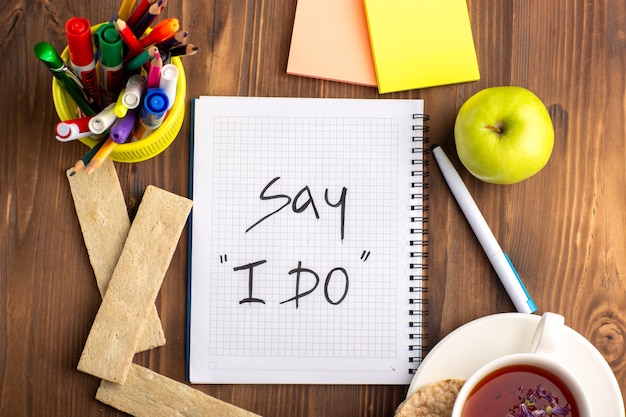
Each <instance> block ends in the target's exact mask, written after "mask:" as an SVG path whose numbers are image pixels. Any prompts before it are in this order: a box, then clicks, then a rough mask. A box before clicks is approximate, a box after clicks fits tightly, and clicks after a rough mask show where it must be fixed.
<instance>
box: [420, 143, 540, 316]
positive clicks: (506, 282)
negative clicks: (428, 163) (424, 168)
mask: <svg viewBox="0 0 626 417" xmlns="http://www.w3.org/2000/svg"><path fill="white" fill-rule="evenodd" d="M432 153H433V156H434V157H435V161H436V162H437V165H438V166H439V170H440V171H441V174H442V175H443V177H444V179H445V180H446V183H447V184H448V187H450V191H451V192H452V195H454V198H455V199H456V201H457V203H458V204H459V207H461V211H463V214H464V215H465V218H466V219H467V222H468V223H469V224H470V226H471V228H472V230H473V231H474V234H475V235H476V237H477V238H478V241H479V242H480V245H481V246H482V248H483V250H484V251H485V253H486V254H487V257H488V258H489V261H490V262H491V265H492V266H493V269H494V270H495V272H496V274H497V275H498V278H500V281H501V282H502V285H503V286H504V289H505V290H506V292H507V293H508V295H509V297H510V298H511V300H512V301H513V305H515V308H516V309H517V311H518V312H520V313H533V312H535V311H536V310H537V306H536V305H535V303H534V301H533V300H532V299H531V298H530V295H528V291H527V290H526V287H524V284H523V283H522V280H521V279H520V277H519V275H518V274H517V271H516V270H515V267H514V266H513V264H512V263H511V260H510V259H509V257H508V256H507V254H506V253H505V252H503V251H502V248H501V247H500V245H499V244H498V241H497V240H496V238H495V236H494V235H493V232H492V231H491V229H490V228H489V225H487V222H486V221H485V218H484V217H483V215H482V214H481V212H480V209H479V208H478V206H477V205H476V202H475V201H474V199H473V198H472V196H471V194H470V193H469V190H468V189H467V187H466V186H465V184H464V183H463V180H462V179H461V176H460V175H459V174H458V172H457V171H456V169H455V168H454V165H452V162H450V159H448V157H447V155H446V154H445V152H444V151H443V149H442V148H441V147H440V146H438V145H435V146H433V148H432Z"/></svg>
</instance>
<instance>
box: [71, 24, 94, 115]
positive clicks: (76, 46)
mask: <svg viewBox="0 0 626 417" xmlns="http://www.w3.org/2000/svg"><path fill="white" fill-rule="evenodd" d="M65 32H66V34H67V46H68V49H69V53H70V62H71V64H72V69H73V70H74V72H75V73H76V75H77V76H78V78H79V79H80V80H81V82H82V83H83V86H84V88H85V91H86V92H87V94H88V95H89V96H90V97H91V98H92V99H93V100H94V102H95V103H97V104H100V90H99V88H98V75H97V72H96V61H95V60H94V52H93V51H94V49H93V41H92V40H91V25H90V24H89V20H88V19H86V18H83V17H72V18H71V19H69V20H68V21H67V22H66V23H65Z"/></svg>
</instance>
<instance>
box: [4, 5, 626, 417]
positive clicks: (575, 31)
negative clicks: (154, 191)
mask: <svg viewBox="0 0 626 417" xmlns="http://www.w3.org/2000/svg"><path fill="white" fill-rule="evenodd" d="M169 3H170V4H169V5H168V8H167V9H166V12H165V14H166V16H169V17H178V18H179V19H180V20H181V22H182V26H183V28H185V29H187V30H190V32H191V39H192V42H193V43H195V44H196V45H198V46H199V47H200V53H198V54H197V55H195V56H193V57H186V58H184V65H185V71H186V74H187V103H186V109H187V116H186V117H185V121H184V124H183V127H182V130H181V131H180V134H179V135H178V138H177V139H176V141H175V142H174V143H173V144H172V146H171V147H170V148H169V149H167V150H166V151H165V152H164V153H163V154H161V155H159V156H158V157H156V158H154V159H151V160H149V161H146V162H142V163H139V164H130V165H129V164H119V163H116V168H117V171H118V174H119V176H120V180H121V184H122V189H123V192H124V195H125V198H126V202H127V205H128V209H129V212H130V215H131V217H132V216H134V214H135V212H136V209H137V205H138V202H139V201H140V199H141V196H142V194H143V192H144V190H145V188H146V186H147V185H150V184H152V185H156V186H158V187H161V188H164V189H166V190H169V191H172V192H175V193H178V194H181V195H185V196H186V195H188V186H189V176H188V174H187V173H188V169H189V132H190V117H189V115H188V112H189V98H190V97H191V96H198V95H243V96H301V97H355V98H392V97H393V98H423V99H425V103H426V109H427V113H429V114H430V115H431V121H430V129H431V130H430V138H431V143H433V144H441V145H443V147H444V148H445V149H446V150H447V152H448V154H449V155H451V157H452V159H453V162H454V163H455V164H456V165H457V167H458V168H459V170H460V172H461V174H462V176H463V179H464V180H465V181H466V183H467V185H468V187H469V189H470V191H471V192H472V194H473V195H474V197H475V199H476V201H477V204H478V205H479V206H480V208H481V209H482V211H483V213H484V215H485V217H486V219H487V221H488V223H489V224H490V225H491V227H492V229H493V231H494V233H495V235H496V237H497V238H498V240H499V241H500V243H501V244H502V246H503V247H504V248H506V249H507V251H508V252H509V254H510V256H511V258H512V259H513V261H514V263H515V265H516V267H517V269H518V271H519V273H520V275H521V276H522V277H523V279H524V281H525V283H526V285H527V287H528V290H529V292H530V293H531V295H532V297H533V298H534V299H535V301H536V303H537V305H538V307H539V311H538V313H542V312H544V311H553V312H557V313H560V314H563V315H564V316H565V318H566V323H567V324H568V325H569V326H570V327H572V328H573V329H575V330H576V331H578V332H580V333H581V334H582V335H584V336H585V337H586V338H588V339H589V340H590V341H591V342H592V343H593V344H594V345H595V346H596V347H597V348H598V349H599V351H600V352H601V353H602V354H603V355H604V357H605V358H606V360H607V361H608V363H609V364H610V366H611V368H612V369H613V371H614V373H615V375H616V376H617V380H618V381H619V384H620V387H621V389H622V390H624V389H626V356H625V355H624V335H625V333H626V242H625V239H624V234H625V232H626V210H625V207H626V170H625V168H624V164H625V161H626V114H625V113H626V100H625V98H626V81H625V80H626V77H625V76H624V72H625V70H626V3H625V2H623V1H612V0H597V1H582V0H561V1H496V0H491V1H489V0H468V7H469V11H470V16H471V23H472V29H473V34H474V40H475V44H476V49H477V54H478V61H479V65H480V70H481V76H482V78H481V80H480V81H478V82H473V83H468V84H461V85H451V86H444V87H437V88H429V89H423V90H416V91H410V92H402V93H394V94H389V95H384V96H381V95H379V94H378V93H377V91H376V90H375V89H373V88H368V87H360V86H355V85H349V84H342V83H336V82H330V81H321V80H316V79H309V78H304V77H297V76H289V75H287V74H286V72H285V69H286V64H287V57H288V53H289V44H290V38H291V30H292V25H293V19H294V13H295V7H296V0H273V1H265V0H228V1H226V0H207V1H202V2H191V1H179V0H170V2H169ZM118 6H119V4H118V2H117V1H105V2H85V1H78V0H59V1H49V0H38V1H26V0H4V1H3V7H2V8H1V9H0V50H1V51H2V54H3V56H4V57H5V59H4V64H3V65H2V67H0V76H1V80H2V81H1V82H0V97H2V100H1V103H0V106H1V112H0V114H1V115H2V116H1V117H2V119H1V120H2V130H3V131H4V134H2V136H1V139H0V140H1V142H2V152H1V156H0V161H1V163H0V168H1V169H2V181H1V182H0V195H1V200H0V215H1V216H0V219H1V221H2V226H1V229H0V230H1V234H2V243H1V245H2V246H1V248H2V251H1V258H0V416H2V417H4V416H6V417H15V416H96V415H97V416H117V415H123V413H120V412H118V411H116V410H114V409H112V408H110V407H108V406H106V405H104V404H102V403H99V402H98V401H96V400H95V399H94V395H95V391H96V389H97V387H98V385H99V381H98V380H97V379H96V378H94V377H92V376H89V375H86V374H83V373H81V372H79V371H77V370H76V365H77V363H78V359H79V357H80V353H81V351H82V349H83V347H84V344H85V340H86V337H87V334H88V332H89V329H90V326H91V323H92V321H93V319H94V316H95V314H96V311H97V310H98V307H99V303H100V295H99V292H98V290H97V287H96V283H95V279H94V276H93V271H92V269H91V266H90V264H89V260H88V256H87V252H86V249H85V246H84V242H83V239H82V234H81V230H80V228H79V224H78V221H77V217H76V212H75V210H74V206H73V202H72V198H71V194H70V189H69V186H68V183H67V179H66V178H65V170H66V169H67V168H68V167H69V166H70V165H72V164H73V163H74V162H75V161H76V160H77V159H78V158H79V157H80V156H82V154H83V153H84V152H85V149H86V148H85V146H84V145H82V144H80V143H78V142H73V143H60V142H58V141H56V140H55V138H54V127H55V123H56V122H57V120H58V119H57V115H56V113H55V110H54V107H53V104H52V98H51V94H50V89H51V77H50V74H49V73H48V71H47V70H46V68H45V67H44V66H43V65H42V64H41V63H40V62H39V61H38V60H37V59H36V57H35V56H34V54H33V46H34V45H35V44H36V43H37V42H39V41H42V40H45V41H48V42H50V43H52V44H53V45H58V46H59V47H61V46H62V45H63V44H64V43H65V35H64V29H63V28H64V23H65V21H66V20H67V19H68V18H70V17H72V16H86V17H89V18H90V19H91V20H92V22H93V21H98V20H100V21H104V20H108V19H109V18H110V17H111V16H112V15H113V14H114V13H115V12H116V10H117V7H118ZM419 42H424V41H420V40H417V41H416V43H419ZM496 85H520V86H523V87H526V88H529V89H530V90H532V91H534V92H535V93H536V94H537V95H538V96H539V97H540V98H541V99H542V100H543V101H544V103H545V104H546V106H547V107H548V109H549V112H550V114H551V116H552V119H553V121H554V125H555V130H556V144H555V148H554V153H553V155H552V158H551V160H550V162H549V164H548V166H547V167H546V168H545V169H544V170H543V171H541V172H540V173H539V174H538V175H536V176H534V177H532V178H531V179H529V180H526V181H524V182H522V183H519V184H516V185H511V186H499V185H490V184H486V183H483V182H480V181H478V180H476V179H474V178H472V177H471V176H470V175H469V173H468V172H467V171H465V170H464V169H462V167H461V165H460V163H459V160H458V158H457V157H456V153H455V151H454V143H453V138H452V128H453V123H454V119H455V115H456V112H457V111H458V109H459V107H460V105H461V104H462V103H463V102H464V100H466V99H467V98H468V97H469V96H470V95H471V94H473V93H475V92H477V91H478V90H480V89H483V88H486V87H490V86H496ZM431 167H433V168H432V173H431V175H430V179H429V180H430V201H429V205H430V214H429V217H430V223H429V227H430V247H429V250H430V257H429V267H430V270H429V275H430V280H429V292H428V301H429V310H430V312H429V315H428V316H427V318H426V320H427V325H428V332H429V336H430V337H429V343H430V345H431V346H432V345H434V344H435V343H436V342H438V341H439V340H440V339H441V338H443V337H444V336H445V335H447V334H448V333H449V332H451V331H452V330H454V329H455V328H457V327H458V326H460V325H463V324H464V323H467V322H469V321H471V320H473V319H476V318H479V317H481V316H485V315H489V314H494V313H498V312H508V311H513V306H512V304H511V302H510V301H509V299H508V297H507V295H506V293H505V292H504V290H503V289H502V287H501V285H500V284H499V282H498V280H497V278H496V276H495V274H494V272H493V270H492V269H491V267H490V265H489V263H488V261H487V259H486V257H485V256H484V254H483V252H482V251H481V248H480V246H479V244H478V242H477V241H476V239H475V237H474V235H473V234H472V232H471V230H470V228H469V226H468V224H467V223H466V221H465V219H464V217H463V216H462V214H461V212H460V210H459V208H458V206H457V205H456V203H455V201H454V200H453V198H452V197H451V194H450V192H449V190H448V188H447V187H446V185H445V183H444V182H443V181H442V178H441V176H440V174H439V172H438V170H436V168H434V165H432V164H431ZM186 260H187V244H186V241H185V239H184V238H183V239H181V241H180V243H179V246H178V249H177V250H176V253H175V254H174V258H173V260H172V263H171V265H170V268H169V270H168V273H167V275H166V277H165V281H164V284H163V287H162V288H161V292H160V295H159V298H158V300H157V307H158V310H159V314H160V316H161V319H162V321H163V327H164V329H165V333H166V336H167V344H166V345H165V346H164V347H161V348H158V349H155V350H152V351H149V352H146V353H142V354H138V355H137V356H136V358H135V362H136V363H138V364H141V365H144V366H147V367H149V368H151V369H153V370H155V371H157V372H159V373H162V374H164V375H166V376H169V377H171V378H173V379H176V380H178V381H184V380H185V317H186V284H187V283H186V279H187V274H186V273H187V264H186ZM196 388H198V389H200V390H201V391H203V392H205V393H208V394H211V395H213V396H216V397H218V398H221V399H223V400H225V401H228V402H231V403H233V404H236V405H238V406H241V407H244V408H246V409H249V410H251V411H254V412H256V413H259V414H262V415H265V416H344V417H349V416H390V415H392V414H393V411H394V409H395V407H396V406H397V405H398V404H399V403H400V402H401V400H402V399H403V397H404V396H405V394H406V392H407V387H406V386H327V385H323V386H308V385H305V386H301V385H268V386H254V385H234V386H231V385H214V386H209V385H201V386H196ZM603 417H604V416H603Z"/></svg>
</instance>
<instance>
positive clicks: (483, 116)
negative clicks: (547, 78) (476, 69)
mask: <svg viewBox="0 0 626 417" xmlns="http://www.w3.org/2000/svg"><path fill="white" fill-rule="evenodd" d="M454 140H455V143H456V149H457V153H458V155H459V159H460V160H461V162H462V163H463V165H464V166H465V168H467V170H468V171H469V172H470V173H471V174H472V175H474V176H475V177H476V178H479V179H481V180H483V181H485V182H490V183H494V184H514V183H516V182H520V181H522V180H525V179H526V178H528V177H530V176H532V175H535V174H536V173H537V172H539V171H540V170H541V169H542V168H543V167H544V166H545V165H546V164H547V163H548V160H549V159H550V155H551V154H552V148H553V147H554V126H553V125H552V119H550V114H549V113H548V110H547V109H546V106H545V105H544V104H543V103H542V102H541V100H540V99H539V98H538V97H537V96H536V95H535V94H533V93H532V92H530V91H529V90H527V89H525V88H522V87H515V86H503V87H491V88H486V89H484V90H481V91H479V92H478V93H476V94H474V95H473V96H471V97H470V98H469V99H468V100H467V101H466V102H465V103H463V105H462V106H461V108H460V110H459V113H458V114H457V117H456V122H455V123H454Z"/></svg>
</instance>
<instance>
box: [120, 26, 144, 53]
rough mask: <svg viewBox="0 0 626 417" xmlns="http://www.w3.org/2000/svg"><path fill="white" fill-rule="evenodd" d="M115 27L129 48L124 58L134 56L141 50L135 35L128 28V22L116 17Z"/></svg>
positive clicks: (141, 47)
mask: <svg viewBox="0 0 626 417" xmlns="http://www.w3.org/2000/svg"><path fill="white" fill-rule="evenodd" d="M115 29H117V32H118V33H119V34H120V37H121V38H122V41H124V43H125V44H126V46H127V47H128V49H129V51H128V54H126V59H130V58H133V57H136V56H137V55H139V54H140V53H142V52H143V50H144V48H143V46H141V44H140V43H139V41H138V40H137V38H136V37H135V34H134V33H133V31H132V30H130V28H129V27H128V24H127V23H126V22H125V21H124V20H123V19H117V20H116V21H115Z"/></svg>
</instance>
